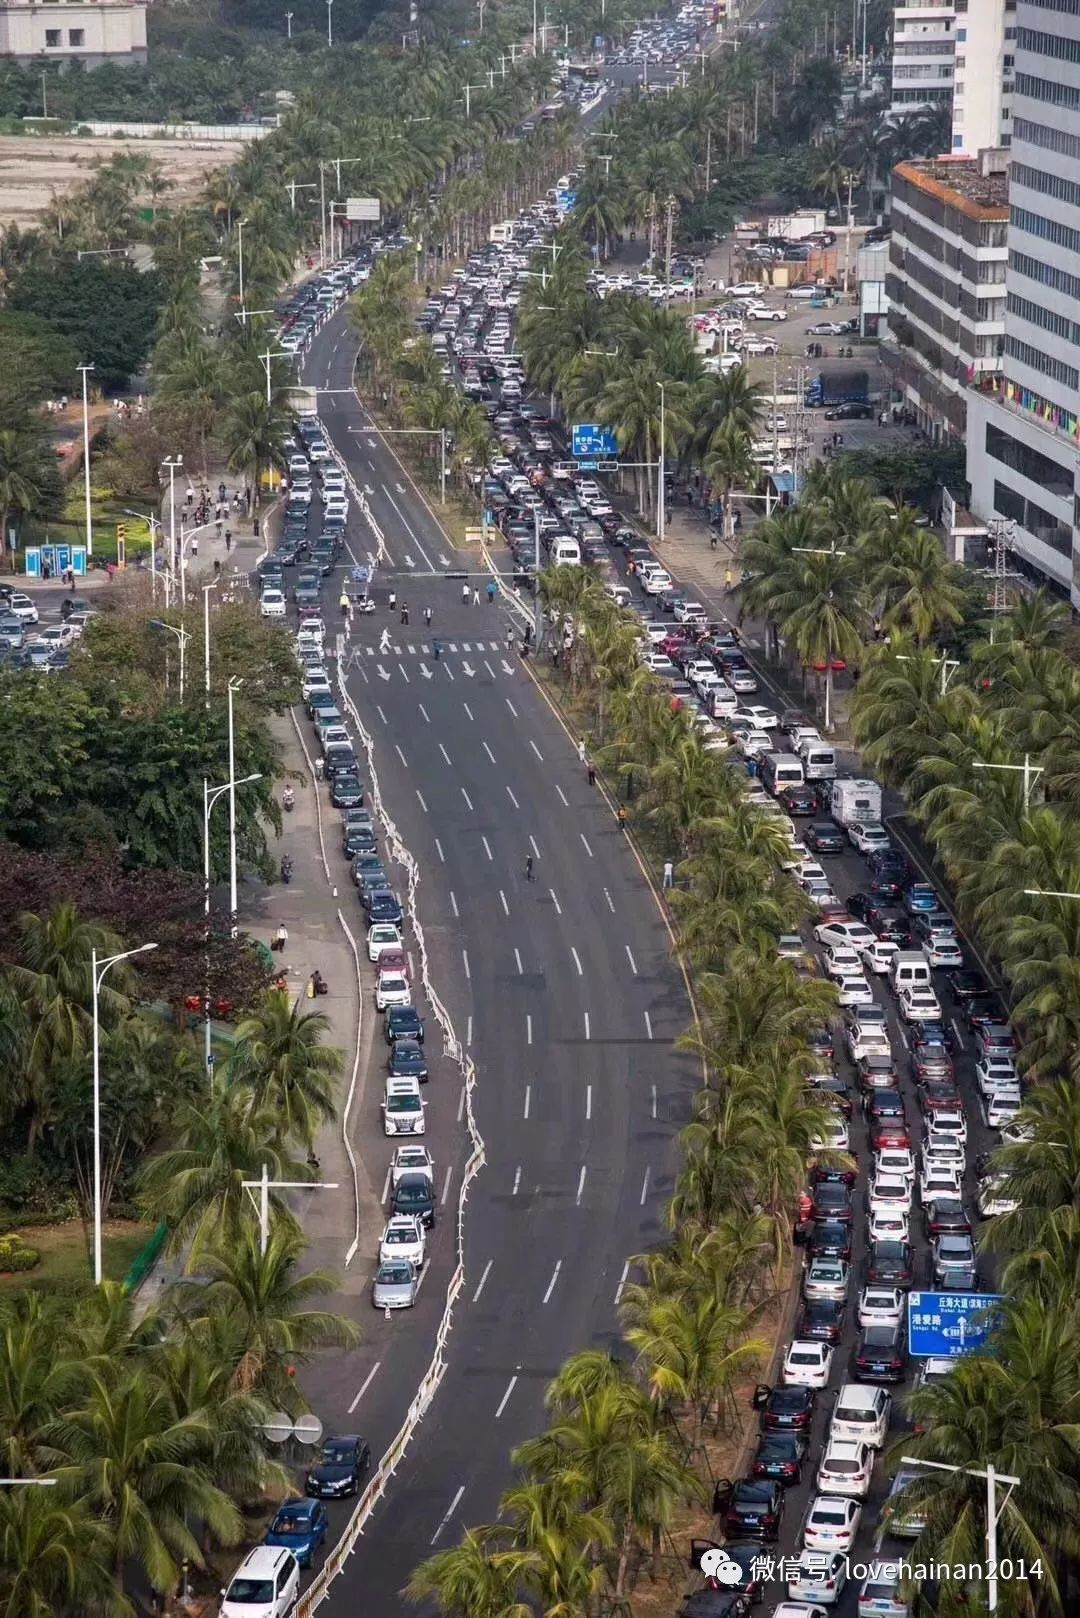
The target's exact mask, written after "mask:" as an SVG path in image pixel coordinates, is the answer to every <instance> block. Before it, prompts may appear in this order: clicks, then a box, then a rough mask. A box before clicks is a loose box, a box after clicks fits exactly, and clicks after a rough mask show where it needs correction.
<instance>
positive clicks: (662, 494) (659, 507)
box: [656, 382, 667, 545]
mask: <svg viewBox="0 0 1080 1618" xmlns="http://www.w3.org/2000/svg"><path fill="white" fill-rule="evenodd" d="M657 386H658V387H659V389H660V459H659V461H658V463H657V472H656V483H657V489H656V535H657V538H658V540H659V541H660V544H661V545H662V544H663V543H664V529H665V524H666V518H667V490H666V489H665V487H664V470H665V468H664V454H665V444H664V440H665V438H666V437H667V430H666V400H665V395H664V384H663V383H662V382H659V383H657Z"/></svg>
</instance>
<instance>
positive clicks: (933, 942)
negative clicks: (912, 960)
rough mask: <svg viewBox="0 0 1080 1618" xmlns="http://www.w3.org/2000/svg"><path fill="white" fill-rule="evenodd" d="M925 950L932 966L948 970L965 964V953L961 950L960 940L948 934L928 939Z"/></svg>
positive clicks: (924, 946)
mask: <svg viewBox="0 0 1080 1618" xmlns="http://www.w3.org/2000/svg"><path fill="white" fill-rule="evenodd" d="M923 949H924V950H925V951H926V959H927V960H928V961H929V962H930V965H931V966H936V967H940V968H941V969H942V970H948V969H951V968H952V967H954V966H963V964H964V953H963V951H962V950H961V948H960V943H959V940H958V939H956V938H953V937H952V936H951V935H950V934H948V933H942V934H939V935H938V937H936V938H930V939H927V941H926V943H925V944H924V945H923Z"/></svg>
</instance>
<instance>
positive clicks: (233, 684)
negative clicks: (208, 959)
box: [229, 674, 244, 938]
mask: <svg viewBox="0 0 1080 1618" xmlns="http://www.w3.org/2000/svg"><path fill="white" fill-rule="evenodd" d="M243 683H244V682H243V680H242V679H240V678H238V677H237V676H236V675H235V674H234V675H233V676H232V678H231V679H230V681H229V930H230V932H231V934H232V936H233V938H235V937H236V934H237V925H236V915H237V908H238V907H237V900H236V730H235V726H234V724H233V698H234V697H235V695H236V693H237V691H239V689H240V687H241V686H242V685H243Z"/></svg>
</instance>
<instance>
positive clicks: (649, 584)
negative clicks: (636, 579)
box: [641, 567, 671, 596]
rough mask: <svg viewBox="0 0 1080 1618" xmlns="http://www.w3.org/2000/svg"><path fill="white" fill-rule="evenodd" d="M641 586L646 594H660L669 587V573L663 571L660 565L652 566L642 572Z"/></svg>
mask: <svg viewBox="0 0 1080 1618" xmlns="http://www.w3.org/2000/svg"><path fill="white" fill-rule="evenodd" d="M641 588H642V589H643V590H644V592H645V594H646V595H647V596H662V595H663V594H664V591H665V590H670V589H671V574H670V573H665V572H664V570H663V568H661V567H654V568H652V569H650V571H649V572H648V573H644V574H642V577H641Z"/></svg>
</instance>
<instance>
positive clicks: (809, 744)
mask: <svg viewBox="0 0 1080 1618" xmlns="http://www.w3.org/2000/svg"><path fill="white" fill-rule="evenodd" d="M799 757H800V758H801V759H802V762H803V769H804V770H805V771H806V779H807V780H808V781H834V780H835V779H836V749H835V747H830V746H829V744H828V742H823V741H821V740H819V739H818V738H815V739H814V740H813V741H805V742H803V744H802V746H801V747H800V748H799Z"/></svg>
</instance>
